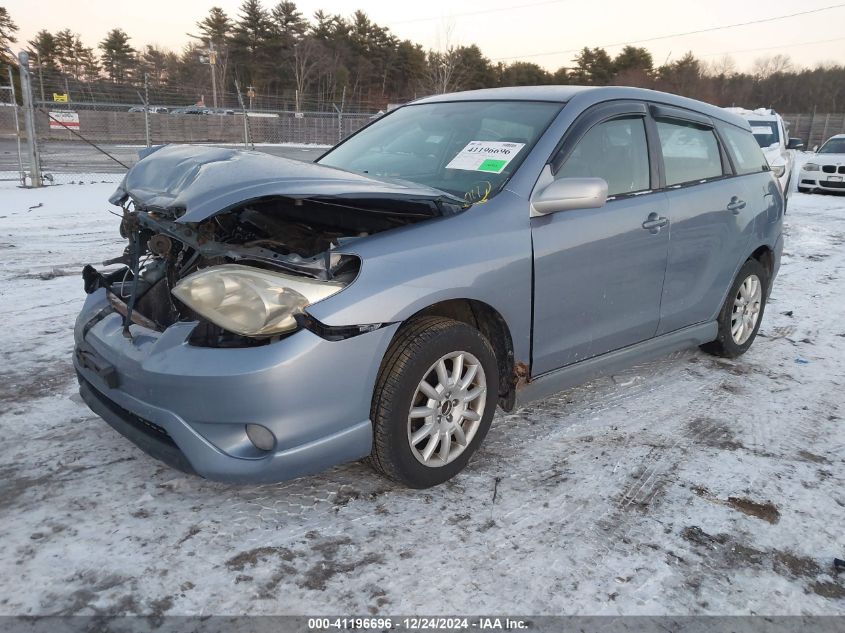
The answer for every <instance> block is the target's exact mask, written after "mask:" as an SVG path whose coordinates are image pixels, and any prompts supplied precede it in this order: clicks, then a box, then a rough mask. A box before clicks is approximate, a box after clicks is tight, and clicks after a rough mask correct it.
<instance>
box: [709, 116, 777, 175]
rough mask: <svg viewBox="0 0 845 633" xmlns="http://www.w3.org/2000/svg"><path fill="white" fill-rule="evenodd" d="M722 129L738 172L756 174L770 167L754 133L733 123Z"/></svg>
mask: <svg viewBox="0 0 845 633" xmlns="http://www.w3.org/2000/svg"><path fill="white" fill-rule="evenodd" d="M720 130H721V132H722V136H723V137H724V139H725V142H726V143H727V144H728V149H729V150H730V152H731V156H733V158H734V164H735V166H736V173H738V174H755V173H757V172H761V171H765V170H766V169H768V163H767V162H766V158H765V157H764V156H763V152H762V151H760V146H759V145H758V144H757V140H756V139H755V137H754V135H752V134H751V133H750V132H746V131H745V130H741V129H740V128H738V127H733V126H732V125H726V126H724V127H722V128H720Z"/></svg>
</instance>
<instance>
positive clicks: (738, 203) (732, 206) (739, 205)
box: [728, 196, 745, 215]
mask: <svg viewBox="0 0 845 633" xmlns="http://www.w3.org/2000/svg"><path fill="white" fill-rule="evenodd" d="M744 208H745V200H740V199H739V198H737V197H736V196H734V197H733V198H731V201H730V202H728V211H731V212H732V213H733V214H734V215H739V212H740V211H742V210H743V209H744Z"/></svg>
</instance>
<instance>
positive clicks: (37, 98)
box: [0, 69, 381, 185]
mask: <svg viewBox="0 0 845 633" xmlns="http://www.w3.org/2000/svg"><path fill="white" fill-rule="evenodd" d="M0 81H1V80H0ZM8 81H9V84H8V86H4V85H3V84H2V83H0V178H2V179H7V180H19V181H20V182H21V183H22V184H24V185H33V184H37V183H33V182H32V179H33V174H35V175H36V180H38V181H40V184H65V183H77V182H103V181H105V182H118V181H119V180H120V179H121V178H122V177H123V174H124V173H126V171H127V169H129V168H130V167H131V166H132V165H133V164H134V163H135V162H136V161H137V160H138V151H139V150H140V149H142V148H143V147H149V146H152V145H163V144H168V143H203V144H214V145H225V146H232V147H246V148H250V149H255V150H258V151H265V152H268V153H272V154H277V155H290V154H291V152H293V151H298V150H301V151H303V152H304V151H309V152H310V153H308V154H301V155H299V154H298V155H296V157H302V158H311V157H314V156H316V155H318V154H319V153H321V152H322V151H324V149H326V148H328V147H331V146H332V145H334V144H336V143H338V142H339V141H341V140H343V139H344V138H345V137H347V136H349V135H350V134H352V133H353V132H355V131H356V130H358V129H360V128H361V127H362V126H364V125H366V124H367V123H369V122H370V121H371V120H372V119H374V118H376V117H378V116H379V115H380V114H381V112H379V111H370V112H348V111H344V110H343V108H342V107H338V106H336V105H332V104H329V105H331V107H332V109H331V110H326V109H325V108H322V106H324V105H325V104H320V106H321V109H315V110H313V111H302V110H297V109H296V108H295V106H296V105H297V104H299V105H302V103H303V102H304V103H306V104H310V105H316V104H315V103H312V102H309V101H307V100H303V101H300V100H299V99H298V98H297V99H296V100H295V101H291V100H286V99H282V98H277V99H275V100H271V99H269V98H264V99H262V100H260V102H261V105H263V106H269V107H264V108H262V109H257V108H256V109H253V108H252V107H251V106H253V105H254V101H255V99H254V98H253V96H252V95H250V94H247V95H243V94H241V93H240V91H239V92H238V93H236V94H229V93H220V94H215V95H214V102H216V103H218V104H225V106H222V105H221V106H219V107H216V108H215V107H208V106H206V105H204V101H205V97H204V96H202V95H201V96H200V97H199V99H196V97H195V96H192V95H191V93H190V92H186V91H184V90H181V89H174V88H167V89H164V88H162V87H151V86H148V85H144V86H142V87H140V88H138V89H134V88H130V87H126V86H122V87H120V88H121V90H119V91H116V90H114V89H113V88H114V87H110V88H109V89H108V90H103V91H101V92H97V88H96V86H91V85H87V86H86V85H84V84H75V85H73V86H71V85H69V83H68V82H64V83H63V84H61V85H60V87H56V86H57V85H58V84H57V81H56V80H55V78H47V80H46V81H45V78H44V77H39V75H38V74H37V73H36V74H34V75H33V74H31V73H27V72H26V71H25V69H21V72H20V82H22V83H21V84H20V85H21V88H23V87H24V82H25V83H26V85H28V86H29V90H30V92H29V96H31V98H30V99H29V100H27V99H26V98H25V97H27V95H25V94H24V95H17V94H15V92H14V86H15V78H13V76H12V75H11V74H10V75H9V77H8ZM45 84H46V89H45ZM56 90H60V92H55V91H56ZM21 92H24V91H23V90H21ZM132 92H134V93H135V96H136V97H137V101H131V100H127V99H126V97H129V96H131V95H132ZM115 95H117V96H119V97H120V98H121V100H120V101H115V100H113V99H114V97H115ZM18 102H22V103H23V104H24V105H23V106H19V105H17V103H18ZM30 103H31V105H30ZM232 104H237V105H234V106H233V105H232ZM248 104H249V105H248ZM272 106H279V107H278V109H270V107H272ZM284 106H293V109H291V108H290V107H287V108H285V107H284ZM27 112H31V114H32V128H33V133H32V136H33V140H34V143H32V144H30V143H29V139H28V136H27V134H28V129H29V126H28V125H25V124H24V123H25V121H24V118H25V115H26V113H27ZM18 145H20V146H21V147H22V148H23V150H24V151H21V152H20V153H19V152H18V151H17V147H18ZM30 150H33V151H30ZM31 155H33V156H35V162H36V163H37V165H38V166H39V167H40V170H33V169H32V166H31V163H32V162H33V161H32V160H31V159H30V158H29V157H30V156H31Z"/></svg>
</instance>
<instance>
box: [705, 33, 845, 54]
mask: <svg viewBox="0 0 845 633" xmlns="http://www.w3.org/2000/svg"><path fill="white" fill-rule="evenodd" d="M843 40H845V37H834V38H832V39H829V40H815V41H813V42H796V43H795V44H778V45H777V46H765V47H763V48H744V49H742V50H739V51H725V52H724V53H701V54H698V57H716V56H717V55H738V54H740V53H756V52H759V51H771V50H775V49H778V50H780V49H784V48H796V47H798V46H811V45H812V44H827V43H829V42H841V41H843Z"/></svg>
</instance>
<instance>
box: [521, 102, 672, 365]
mask: <svg viewBox="0 0 845 633" xmlns="http://www.w3.org/2000/svg"><path fill="white" fill-rule="evenodd" d="M647 117H648V113H647V109H646V107H645V105H644V104H642V103H638V102H622V103H619V102H617V103H614V104H602V105H599V106H596V107H595V108H593V109H591V110H588V111H587V113H585V114H584V115H582V117H581V118H579V119H578V121H576V122H575V124H573V126H572V128H570V130H569V131H568V132H567V135H566V137H565V138H564V140H563V143H562V146H561V149H560V151H559V152H558V153H557V155H556V156H555V157H553V159H552V161H551V164H550V166H549V167H548V168H547V169H548V171H547V173H546V174H545V177H546V178H547V179H551V178H552V177H554V178H567V177H585V176H586V177H600V178H604V179H605V180H606V181H607V183H608V193H609V196H610V197H609V198H608V201H607V203H606V204H605V205H604V206H603V207H601V208H599V209H574V210H570V211H563V212H560V213H555V214H551V215H547V216H542V217H533V218H531V231H532V239H533V245H534V330H533V347H532V350H533V359H532V374H534V375H539V374H542V373H545V372H548V371H551V370H554V369H557V368H560V367H563V366H565V365H569V364H572V363H575V362H578V361H581V360H584V359H587V358H591V357H594V356H598V355H599V354H603V353H606V352H609V351H612V350H615V349H619V348H622V347H626V346H628V345H632V344H634V343H638V342H640V341H643V340H646V339H648V338H650V337H652V336H654V334H655V332H656V330H657V325H658V321H659V316H660V310H659V308H660V295H661V290H662V287H663V275H664V272H665V269H666V258H667V252H668V247H669V222H668V219H667V218H666V211H667V209H666V198H665V196H664V194H662V193H660V192H657V191H655V189H656V185H657V181H656V175H657V174H656V167H655V165H656V163H655V162H654V160H653V158H652V156H653V155H652V153H651V152H652V148H651V143H652V142H653V141H652V140H650V139H649V133H648V127H647V125H646V119H647ZM541 186H542V182H541V183H540V184H538V189H539V188H540V187H541Z"/></svg>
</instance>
